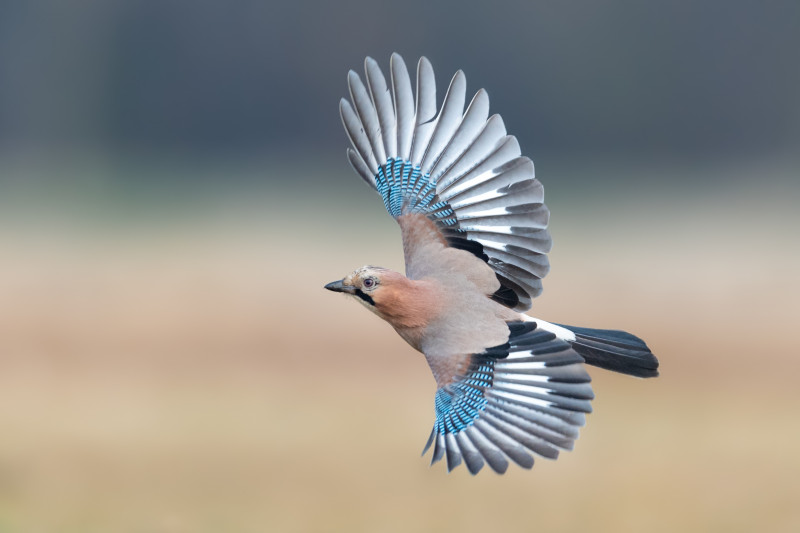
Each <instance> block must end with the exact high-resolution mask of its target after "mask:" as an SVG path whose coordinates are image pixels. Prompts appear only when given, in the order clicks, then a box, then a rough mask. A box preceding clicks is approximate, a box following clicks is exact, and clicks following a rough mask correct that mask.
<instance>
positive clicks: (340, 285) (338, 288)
mask: <svg viewBox="0 0 800 533" xmlns="http://www.w3.org/2000/svg"><path fill="white" fill-rule="evenodd" d="M325 288H326V289H328V290H329V291H333V292H346V293H348V294H353V293H354V292H356V288H355V287H353V286H351V285H345V284H344V280H343V279H340V280H339V281H331V282H330V283H328V284H327V285H325Z"/></svg>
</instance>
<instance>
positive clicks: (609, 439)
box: [0, 162, 800, 532]
mask: <svg viewBox="0 0 800 533" xmlns="http://www.w3.org/2000/svg"><path fill="white" fill-rule="evenodd" d="M545 167H546V165H545ZM328 168H330V167H327V166H326V165H324V164H321V163H319V162H317V163H315V162H304V163H302V164H300V165H296V166H295V167H292V168H290V167H288V166H286V165H274V166H265V165H261V166H259V165H258V164H255V165H254V166H253V167H252V168H250V167H248V168H232V169H226V168H224V167H210V168H206V169H205V170H202V169H189V170H186V169H184V170H183V171H184V172H187V173H198V174H203V175H204V176H206V177H205V178H203V177H202V176H201V177H198V181H197V182H196V183H194V182H187V183H189V186H187V187H186V189H184V190H181V189H179V188H178V189H176V188H174V187H173V188H169V189H165V188H163V187H161V186H160V185H159V180H158V179H157V175H158V172H165V173H169V172H173V171H174V170H175V169H171V168H167V169H164V168H161V169H160V170H158V169H156V170H153V169H150V168H140V169H138V170H137V169H136V168H135V167H134V168H130V167H126V168H125V171H126V172H134V173H135V172H143V173H147V178H146V179H143V182H142V185H141V188H139V189H136V190H131V189H130V188H129V187H130V186H127V188H121V189H120V188H119V186H118V184H117V182H116V181H114V180H113V179H108V178H103V177H102V176H107V175H108V174H107V171H108V168H107V167H105V164H100V165H99V170H98V169H97V168H95V170H94V171H93V172H92V171H89V172H79V171H77V170H73V171H70V170H69V169H67V170H64V171H63V172H61V173H60V176H61V177H62V178H63V179H64V180H65V181H64V182H62V183H60V184H56V183H57V182H56V181H54V180H52V179H50V178H49V177H48V174H51V173H52V171H51V170H48V169H45V170H42V171H41V172H40V174H41V175H42V176H44V177H43V178H42V179H41V180H39V181H37V180H25V179H13V176H12V178H9V179H7V180H5V181H4V183H3V184H2V186H3V191H2V192H3V193H4V194H3V197H2V199H0V205H2V206H4V209H2V213H0V221H2V227H0V269H1V270H0V367H1V368H2V371H1V372H0V431H1V432H2V434H3V438H2V439H0V531H65V532H72V531H75V532H91V531H98V532H99V531H137V532H138V531H155V532H161V531H164V532H172V531H177V532H181V531H209V532H210V531H221V530H223V531H243V532H245V531H254V532H255V531H265V530H267V531H336V530H347V531H370V532H372V531H409V530H419V531H455V530H460V531H464V530H466V531H470V530H479V529H480V530H486V529H490V530H502V529H515V530H519V529H523V530H527V529H542V530H547V531H573V530H576V529H578V528H584V527H586V526H590V527H592V528H593V529H594V530H598V531H656V532H657V531H664V532H667V531H669V532H672V531H754V530H761V531H787V532H788V531H796V530H797V529H798V528H800V512H798V510H797V508H796V497H797V488H796V487H797V482H796V480H797V479H798V477H800V459H798V456H797V453H796V450H797V449H798V446H800V427H798V425H797V424H796V423H794V422H795V421H796V419H797V413H796V410H797V406H798V400H800V393H798V391H797V386H796V383H795V376H796V375H797V372H798V371H799V370H800V360H798V358H797V355H798V347H800V343H798V341H797V340H796V339H795V338H793V337H792V335H791V332H792V331H793V328H794V323H795V322H796V319H797V309H798V308H797V296H798V295H799V294H800V291H799V290H798V289H799V288H800V282H798V280H797V277H796V272H797V271H798V267H800V250H798V248H797V245H796V242H797V241H796V236H795V232H796V228H797V227H798V226H799V224H798V223H800V214H798V212H797V210H796V208H794V202H795V200H796V198H797V197H798V196H797V192H798V187H797V185H796V184H794V183H793V181H792V180H793V178H792V177H793V176H796V175H797V173H796V170H797V168H796V167H789V168H784V167H775V168H764V167H759V168H739V169H738V170H736V171H735V172H733V171H731V168H712V169H697V168H695V169H694V172H696V173H697V183H698V187H697V189H696V190H693V191H675V190H672V189H671V188H670V186H669V176H670V174H671V173H674V172H687V171H692V169H685V168H670V167H663V168H658V169H656V171H657V172H659V173H661V174H662V175H663V177H664V179H663V180H652V179H651V180H648V181H647V182H646V183H647V185H646V186H645V187H641V188H637V186H636V183H637V180H636V177H637V176H639V175H642V173H643V172H645V170H644V169H642V168H633V169H632V168H628V169H624V168H623V169H621V170H620V168H619V167H613V166H612V168H610V169H608V168H607V169H606V170H605V171H604V172H605V173H604V174H602V175H598V177H597V181H596V182H594V183H595V184H594V185H593V186H589V185H587V186H586V187H581V188H574V189H571V188H570V186H569V183H570V177H569V176H570V172H574V173H575V174H579V173H583V172H586V171H587V170H586V169H581V168H579V167H575V168H572V169H571V170H570V169H568V168H567V169H566V170H564V171H562V172H558V173H555V172H553V171H552V169H549V170H550V172H545V173H544V174H542V168H541V166H540V167H539V171H540V175H543V177H542V179H543V181H544V183H545V187H546V190H547V192H548V203H549V205H550V207H551V209H552V210H553V218H552V232H553V235H554V239H555V248H554V250H553V253H552V256H551V260H552V263H553V271H552V273H551V274H550V275H549V276H548V278H547V280H546V283H545V288H546V290H545V293H544V295H543V296H542V298H541V299H540V300H538V301H537V302H536V305H535V308H534V311H533V314H535V315H536V316H541V317H543V318H545V319H548V320H552V321H555V322H564V323H572V324H576V325H584V326H590V327H591V326H594V327H618V328H624V329H627V330H629V331H632V332H635V333H636V334H638V335H641V336H642V337H644V338H645V339H646V340H647V341H648V343H649V344H650V346H651V347H652V348H653V350H654V351H655V352H656V353H657V354H658V355H659V357H660V359H661V361H662V369H663V372H662V376H661V377H660V378H658V379H657V380H649V381H642V380H634V379H630V378H626V377H623V376H617V375H610V374H608V373H605V372H603V371H599V370H593V371H592V374H593V377H594V386H595V392H596V395H597V399H596V401H595V402H594V406H595V412H594V413H593V414H592V415H591V416H590V417H589V421H588V424H587V427H586V428H585V429H584V431H583V432H582V436H581V438H580V440H579V441H578V443H577V446H576V449H575V451H574V452H572V453H564V454H563V455H562V457H561V458H560V459H559V460H558V461H557V462H548V461H545V460H540V461H537V465H536V466H535V467H534V469H533V471H532V472H527V471H522V470H520V469H515V468H512V469H510V471H509V473H508V474H507V475H505V476H503V477H498V476H495V475H493V474H491V473H489V472H485V473H481V475H479V476H478V477H476V478H470V476H469V475H468V474H467V473H466V472H465V471H464V470H463V469H461V470H459V471H456V472H454V473H452V474H450V475H447V474H446V473H445V469H444V468H443V467H442V466H441V465H437V467H435V468H433V469H429V468H428V466H427V463H426V462H425V461H424V460H420V459H419V458H418V457H417V454H418V452H419V451H420V450H421V447H422V445H423V444H424V440H425V438H426V437H427V435H428V432H429V430H430V424H431V422H432V416H433V412H432V411H433V405H432V404H433V401H432V400H433V392H434V384H433V379H432V378H431V376H430V374H429V371H428V369H427V367H426V366H425V363H424V360H423V358H422V357H421V356H420V355H419V354H417V353H415V352H413V351H412V350H411V349H410V348H408V347H407V346H406V345H405V344H404V343H403V341H402V340H400V339H399V337H397V336H396V334H395V333H394V332H393V331H392V330H391V329H390V328H389V327H388V326H387V325H385V324H383V323H381V322H380V321H379V320H378V319H376V318H375V317H373V316H369V315H368V314H367V313H366V312H365V311H364V310H363V309H362V308H361V307H360V306H358V305H356V304H355V303H353V302H348V301H345V300H344V299H343V298H341V297H337V296H336V295H332V294H330V293H327V292H325V291H323V290H322V288H321V287H322V285H323V284H324V283H325V282H327V281H330V280H333V279H337V278H339V277H341V276H342V275H344V274H346V273H347V272H349V271H350V270H352V269H353V268H355V267H358V266H361V265H362V264H366V263H372V264H381V265H383V266H387V267H392V268H396V269H402V252H401V250H400V247H399V239H398V235H397V230H396V228H395V227H394V225H393V222H392V221H391V220H390V219H389V217H386V216H385V214H384V213H383V212H382V206H381V205H380V202H379V201H377V199H376V198H374V197H372V196H371V194H372V193H370V191H368V190H367V189H366V188H365V187H363V186H360V185H359V184H358V183H357V178H354V177H352V176H350V175H349V174H348V173H347V169H346V168H344V165H342V164H337V165H334V166H333V167H332V168H336V169H337V171H336V172H335V173H332V174H331V176H330V180H329V181H325V182H321V183H322V184H321V185H319V183H320V182H317V181H314V183H315V184H317V185H316V186H317V187H318V188H317V189H315V190H314V191H313V193H311V192H310V191H309V190H308V187H306V186H304V182H303V179H304V176H308V175H318V174H320V173H324V172H328V173H330V171H329V170H327V169H328ZM565 168H566V167H565ZM339 169H340V170H339ZM546 170H548V169H546ZM70 172H72V174H70ZM651 172H652V171H651ZM259 173H260V174H261V175H264V176H266V179H265V180H262V181H261V182H259V181H258V180H257V179H252V178H250V177H248V178H247V179H239V180H231V181H230V182H228V181H226V179H230V177H231V176H235V175H238V176H240V177H241V176H242V175H243V174H246V175H247V176H251V175H253V176H256V175H258V174H259ZM112 174H113V173H112ZM78 175H83V176H84V180H85V181H84V182H83V183H84V185H82V186H80V187H76V186H75V183H76V181H75V179H77V178H75V176H78ZM754 175H757V176H758V179H753V178H752V176H754ZM5 176H6V177H8V176H10V174H9V173H8V172H7V173H6V174H5ZM70 176H72V178H73V179H70ZM214 176H216V177H217V180H216V181H215V180H214V179H212V178H213V177H214ZM276 183H282V184H288V185H285V186H276V185H275V184H276ZM581 183H583V182H581ZM5 207H7V208H5Z"/></svg>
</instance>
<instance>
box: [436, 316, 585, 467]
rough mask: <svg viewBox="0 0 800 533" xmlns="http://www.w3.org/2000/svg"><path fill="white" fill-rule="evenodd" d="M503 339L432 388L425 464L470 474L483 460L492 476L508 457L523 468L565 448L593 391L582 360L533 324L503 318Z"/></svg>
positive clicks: (505, 464)
mask: <svg viewBox="0 0 800 533" xmlns="http://www.w3.org/2000/svg"><path fill="white" fill-rule="evenodd" d="M509 329H510V338H509V341H508V342H507V343H506V344H504V345H502V346H497V347H494V348H491V349H488V350H486V351H484V352H483V353H480V354H475V355H473V356H472V360H471V362H470V366H469V368H468V369H467V371H466V372H465V373H464V374H463V375H462V376H460V377H459V378H457V379H456V380H455V381H454V382H452V383H450V384H448V385H446V386H444V387H441V388H440V389H439V390H438V391H437V392H436V397H435V402H434V404H435V413H436V421H435V422H434V425H433V431H432V432H431V436H430V438H429V439H428V443H427V444H426V446H425V450H424V451H423V454H425V453H426V452H427V451H428V449H430V448H431V446H432V447H433V455H432V459H431V464H433V463H435V462H437V461H439V460H441V459H442V458H445V459H446V462H447V469H448V471H449V470H452V469H453V468H455V467H456V466H458V465H459V464H461V463H462V462H464V463H465V464H466V466H467V469H468V470H469V472H470V473H472V474H476V473H477V472H478V471H480V470H481V468H483V466H484V464H488V465H489V467H490V468H491V469H492V470H494V471H495V472H497V473H501V474H502V473H503V472H505V471H506V469H507V468H508V464H509V462H508V461H509V460H511V461H513V462H515V463H516V464H518V465H520V466H522V467H524V468H530V467H532V466H533V461H534V458H533V454H536V455H540V456H542V457H546V458H549V459H555V458H557V457H558V454H559V451H560V450H571V449H572V447H573V444H574V442H575V439H577V437H578V429H579V428H580V427H581V426H583V425H584V423H585V420H586V419H585V413H589V412H591V403H590V402H591V400H592V399H593V398H594V394H593V392H592V388H591V384H590V382H591V378H590V377H589V374H588V373H587V372H586V370H585V369H584V367H583V365H582V363H583V358H582V357H581V356H580V355H578V354H577V353H576V352H575V351H574V350H573V349H572V347H571V345H570V343H568V342H566V341H564V340H561V339H559V338H557V337H556V335H555V334H553V333H551V332H549V331H546V330H542V329H537V323H536V322H533V321H531V322H514V323H509Z"/></svg>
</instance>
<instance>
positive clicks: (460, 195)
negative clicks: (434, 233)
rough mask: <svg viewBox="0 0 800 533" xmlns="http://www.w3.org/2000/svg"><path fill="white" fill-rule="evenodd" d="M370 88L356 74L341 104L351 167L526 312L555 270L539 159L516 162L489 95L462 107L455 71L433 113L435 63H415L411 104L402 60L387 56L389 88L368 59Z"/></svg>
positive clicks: (499, 296)
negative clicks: (482, 264)
mask: <svg viewBox="0 0 800 533" xmlns="http://www.w3.org/2000/svg"><path fill="white" fill-rule="evenodd" d="M366 81H367V84H366V85H364V83H363V82H362V81H361V78H360V77H359V76H358V74H356V73H355V72H353V71H350V73H349V75H348V84H349V87H350V97H351V99H352V104H351V102H349V101H347V100H346V99H342V101H341V104H340V112H341V116H342V122H343V123H344V126H345V130H346V131H347V134H348V136H349V138H350V141H351V143H352V145H353V148H349V149H348V150H347V155H348V159H349V160H350V163H351V164H352V165H353V168H354V169H355V170H356V171H357V172H358V174H359V175H360V176H361V177H362V178H363V179H364V181H365V182H367V184H369V185H370V186H371V187H372V188H374V189H375V190H377V191H378V192H379V193H380V194H381V196H382V197H383V201H384V204H385V205H386V209H387V210H388V211H389V213H390V214H391V215H392V216H393V217H395V218H398V217H400V216H402V215H404V214H410V213H422V214H425V215H426V216H427V217H428V218H430V219H431V220H432V221H433V222H435V224H436V227H437V229H438V231H439V236H438V238H440V239H443V240H444V241H445V242H446V244H447V245H448V246H450V247H453V248H459V249H464V250H467V251H469V252H471V253H473V254H475V255H476V256H477V257H479V258H481V259H483V260H484V261H486V262H487V263H488V264H489V266H491V267H492V269H493V270H494V272H495V274H496V275H497V279H498V280H499V281H500V285H501V286H500V289H498V290H497V291H496V292H495V293H494V295H493V298H494V299H495V300H496V301H498V302H500V303H502V304H503V305H506V306H507V307H510V308H512V309H514V310H517V311H525V310H527V309H529V308H530V306H531V299H532V298H534V297H536V296H538V295H539V293H540V292H541V290H542V284H541V279H542V278H543V277H544V276H545V275H546V274H547V271H548V269H549V262H548V260H547V255H546V254H547V252H549V251H550V246H551V240H550V234H549V232H548V231H547V223H548V220H549V211H548V209H547V207H546V206H545V205H544V191H543V189H542V185H541V183H539V181H538V180H537V179H536V178H535V177H534V169H533V162H532V161H531V160H530V159H528V158H527V157H523V156H521V155H520V149H519V144H518V143H517V140H516V139H515V138H514V137H513V136H510V135H507V134H506V130H505V126H504V125H503V120H502V119H501V118H500V116H499V115H493V116H492V117H489V97H488V96H487V94H486V92H485V91H484V90H483V89H481V90H480V91H478V93H477V94H476V95H475V96H474V98H473V99H472V101H471V102H470V104H469V106H468V107H467V108H466V110H464V105H465V102H466V78H465V76H464V74H463V73H462V72H461V71H458V72H456V74H455V76H454V77H453V80H452V81H451V82H450V87H449V89H448V91H447V95H446V96H445V99H444V102H443V103H442V107H441V109H440V110H439V111H438V113H437V109H436V84H435V79H434V75H433V69H432V67H431V64H430V62H429V61H428V60H427V59H426V58H424V57H423V58H421V59H420V61H419V65H418V67H417V89H416V101H415V99H414V94H413V91H412V88H411V80H410V77H409V75H408V70H407V69H406V66H405V63H404V62H403V59H402V58H401V57H400V56H399V55H398V54H393V55H392V58H391V83H390V84H387V82H386V79H385V78H384V76H383V73H382V72H381V70H380V68H379V67H378V64H377V63H376V62H375V61H374V60H373V59H371V58H367V59H366ZM406 268H407V269H408V270H409V271H413V270H414V268H413V265H408V264H407V265H406Z"/></svg>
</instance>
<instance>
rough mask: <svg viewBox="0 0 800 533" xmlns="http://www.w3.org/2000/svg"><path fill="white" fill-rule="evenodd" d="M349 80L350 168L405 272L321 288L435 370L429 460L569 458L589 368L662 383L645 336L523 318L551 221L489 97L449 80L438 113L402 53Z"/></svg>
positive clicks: (378, 271) (422, 73)
mask: <svg viewBox="0 0 800 533" xmlns="http://www.w3.org/2000/svg"><path fill="white" fill-rule="evenodd" d="M365 70H366V78H365V79H364V80H363V81H362V79H361V77H360V76H359V75H358V74H356V73H355V72H353V71H352V70H351V71H350V72H349V74H348V77H347V81H348V86H349V91H350V100H347V99H344V98H343V99H342V100H341V103H340V107H339V109H340V113H341V118H342V122H343V123H344V128H345V130H346V132H347V135H348V137H349V139H350V142H351V144H352V148H348V149H347V157H348V159H349V161H350V163H351V165H352V166H353V168H354V169H355V171H356V172H357V173H358V174H359V175H360V176H361V177H362V178H363V180H364V181H365V182H366V183H367V185H369V186H370V187H372V188H373V189H374V190H376V191H377V192H378V193H379V194H380V195H381V197H382V199H383V203H384V205H385V206H386V210H387V211H388V212H389V214H390V215H391V216H392V217H394V219H395V220H396V221H397V223H398V224H399V226H400V230H401V234H402V242H403V251H404V258H405V267H406V271H405V274H401V273H399V272H394V271H392V270H389V269H386V268H381V267H377V266H364V267H361V268H359V269H357V270H355V271H353V272H352V273H350V274H349V275H347V276H346V277H345V278H344V279H341V280H339V281H334V282H332V283H329V284H327V285H325V288H326V289H329V290H331V291H336V292H341V293H345V294H348V295H351V296H352V297H354V298H355V299H356V300H357V301H358V302H360V303H361V304H363V305H364V306H365V307H366V308H367V309H369V310H370V311H372V312H373V313H375V314H376V315H378V316H379V317H380V318H382V319H384V320H385V321H387V322H388V323H389V324H391V326H392V327H393V328H394V329H395V331H397V333H398V334H399V335H400V336H401V337H402V338H403V339H404V340H405V341H406V342H407V343H408V344H410V345H411V346H412V347H413V348H414V349H416V350H418V351H420V352H422V353H423V354H424V355H425V358H426V360H427V362H428V365H429V366H430V368H431V371H432V372H433V376H434V378H435V380H436V385H437V391H436V395H435V397H434V410H435V416H436V418H435V422H434V424H433V431H432V432H431V435H430V438H429V439H428V442H427V444H426V445H425V449H424V450H423V452H422V453H423V455H424V454H425V453H426V452H427V451H428V449H430V448H431V446H433V454H432V460H431V464H433V463H435V462H437V461H439V460H441V459H442V458H443V457H444V458H446V463H447V469H448V471H450V470H452V469H453V468H455V467H456V466H458V465H459V464H461V463H462V462H463V463H465V464H466V467H467V469H468V470H469V472H470V473H472V474H476V473H477V472H478V471H480V470H481V468H482V467H483V466H484V464H488V465H489V467H490V468H491V469H492V470H494V471H495V472H497V473H500V474H502V473H504V472H505V471H506V469H507V468H508V465H509V459H510V460H511V461H513V462H514V463H516V464H518V465H519V466H521V467H523V468H531V467H532V466H533V462H534V458H533V455H532V454H536V455H540V456H542V457H546V458H549V459H555V458H557V457H558V454H559V451H560V450H571V449H572V448H573V444H574V441H575V439H576V438H577V437H578V429H579V428H580V427H582V426H583V425H584V424H585V421H586V413H589V412H591V404H590V402H591V400H592V399H593V398H594V393H593V392H592V387H591V385H590V381H591V378H590V377H589V374H588V373H587V372H586V369H585V368H584V365H593V366H597V367H600V368H605V369H608V370H612V371H616V372H621V373H623V374H629V375H632V376H637V377H643V378H647V377H655V376H657V375H658V370H657V369H658V360H657V359H656V358H655V356H654V355H653V354H652V353H651V351H650V349H649V348H648V347H647V345H646V344H645V343H644V342H643V341H642V340H641V339H639V338H638V337H635V336H634V335H631V334H630V333H626V332H623V331H616V330H603V329H590V328H580V327H573V326H565V325H558V324H553V323H549V322H546V321H544V320H541V319H538V318H533V317H530V316H528V315H526V314H525V312H526V311H528V310H529V309H530V307H531V300H532V299H533V298H535V297H536V296H538V295H539V293H541V291H542V278H543V277H544V276H545V275H546V274H547V272H548V270H549V262H548V259H547V253H548V252H549V251H550V247H551V238H550V234H549V232H548V230H547V225H548V219H549V210H548V209H547V207H546V206H545V204H544V193H543V189H542V184H541V183H540V182H539V180H537V179H536V178H535V176H534V167H533V162H532V161H531V160H530V159H529V158H527V157H525V156H523V155H521V151H520V147H519V144H518V142H517V140H516V138H514V137H513V136H511V135H508V134H507V133H506V129H505V126H504V124H503V120H502V119H501V118H500V116H499V115H492V116H491V117H490V116H489V97H488V96H487V94H486V91H484V90H483V89H481V90H479V91H478V92H477V94H475V96H474V97H473V98H472V100H471V101H470V102H469V104H468V105H467V106H466V109H465V104H466V95H467V93H466V78H465V76H464V73H463V72H461V71H458V72H456V74H455V76H453V79H452V81H451V82H450V86H449V88H448V90H447V94H446V96H445V97H444V101H443V102H442V105H441V108H439V109H437V105H436V84H435V79H434V73H433V68H432V67H431V63H430V62H429V61H428V60H427V59H426V58H425V57H423V58H421V59H420V60H419V64H418V65H417V73H416V90H413V89H412V84H411V78H410V76H409V73H408V70H407V68H406V65H405V63H404V61H403V58H402V57H401V56H400V55H398V54H393V55H392V56H391V61H390V74H391V75H390V77H389V79H388V80H387V79H386V78H385V77H384V74H383V72H382V71H381V69H380V67H379V66H378V64H377V62H376V61H375V60H374V59H372V58H369V57H368V58H367V59H366V61H365Z"/></svg>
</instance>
